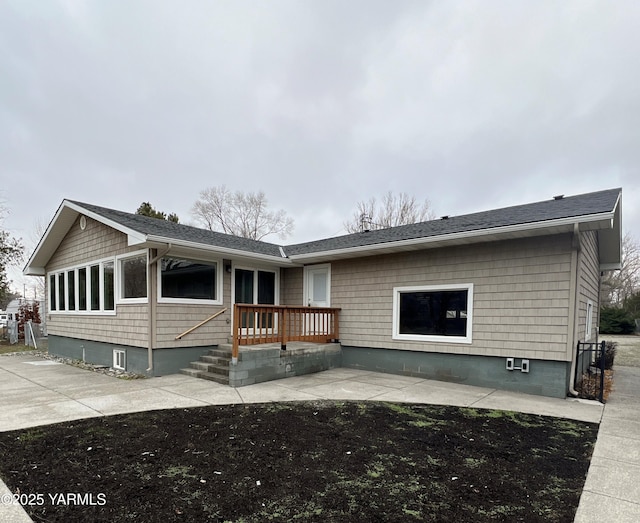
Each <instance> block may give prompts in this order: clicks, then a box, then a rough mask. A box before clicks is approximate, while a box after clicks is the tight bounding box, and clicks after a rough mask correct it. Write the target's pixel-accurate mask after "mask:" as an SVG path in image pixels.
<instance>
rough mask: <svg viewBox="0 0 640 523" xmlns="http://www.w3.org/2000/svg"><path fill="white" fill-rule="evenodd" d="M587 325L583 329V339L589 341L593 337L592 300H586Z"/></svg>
mask: <svg viewBox="0 0 640 523" xmlns="http://www.w3.org/2000/svg"><path fill="white" fill-rule="evenodd" d="M586 321H587V326H586V329H585V334H584V337H585V341H589V340H590V339H591V338H592V337H593V302H592V301H591V300H587V317H586Z"/></svg>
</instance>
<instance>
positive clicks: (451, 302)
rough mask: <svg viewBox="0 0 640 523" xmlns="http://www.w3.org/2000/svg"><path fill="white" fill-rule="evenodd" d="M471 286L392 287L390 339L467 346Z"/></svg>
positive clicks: (470, 326)
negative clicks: (391, 337)
mask: <svg viewBox="0 0 640 523" xmlns="http://www.w3.org/2000/svg"><path fill="white" fill-rule="evenodd" d="M472 309H473V284H470V283H468V284H460V285H432V286H419V287H396V288H395V289H394V293H393V317H394V322H393V337H394V339H398V340H413V341H435V342H448V343H471V340H472V337H471V328H472Z"/></svg>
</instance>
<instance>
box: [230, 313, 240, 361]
mask: <svg viewBox="0 0 640 523" xmlns="http://www.w3.org/2000/svg"><path fill="white" fill-rule="evenodd" d="M239 334H240V311H239V310H238V304H237V303H236V304H234V306H233V348H232V350H231V363H232V364H233V365H236V364H237V363H238V347H239V343H240V340H239V339H238V336H239Z"/></svg>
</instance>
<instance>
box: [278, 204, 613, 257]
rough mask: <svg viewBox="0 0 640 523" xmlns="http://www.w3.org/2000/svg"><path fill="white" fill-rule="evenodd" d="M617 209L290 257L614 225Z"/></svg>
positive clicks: (296, 255)
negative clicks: (584, 224) (577, 225)
mask: <svg viewBox="0 0 640 523" xmlns="http://www.w3.org/2000/svg"><path fill="white" fill-rule="evenodd" d="M614 215H615V211H614V212H607V213H600V214H592V215H587V216H580V217H576V216H573V217H569V218H560V219H558V220H545V221H542V222H533V223H524V224H518V225H508V226H504V227H492V228H490V229H478V230H474V231H465V232H456V233H451V234H440V235H437V236H427V237H421V238H411V239H409V240H398V241H389V242H384V243H375V244H373V245H361V246H358V247H347V248H345V249H334V250H330V251H317V252H311V253H306V254H292V255H291V256H290V258H291V259H292V260H293V261H300V262H303V261H304V260H306V259H313V258H318V257H322V258H325V257H326V258H329V257H331V256H338V255H356V256H357V255H358V254H361V255H363V254H367V253H375V252H376V251H382V250H385V249H389V248H393V249H402V248H403V247H415V246H420V245H425V246H427V245H429V244H430V243H446V242H453V241H459V240H464V239H473V238H482V236H489V235H496V234H514V233H516V234H517V233H523V232H527V231H538V230H543V229H548V228H558V227H571V228H572V227H573V225H574V224H575V223H578V224H583V223H594V222H603V221H605V223H606V225H604V226H603V227H602V228H607V229H608V228H612V227H613V223H614ZM607 222H608V223H607Z"/></svg>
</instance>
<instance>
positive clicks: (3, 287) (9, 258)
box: [0, 202, 24, 304]
mask: <svg viewBox="0 0 640 523" xmlns="http://www.w3.org/2000/svg"><path fill="white" fill-rule="evenodd" d="M5 212H6V209H5V207H4V204H3V203H2V202H0V302H1V303H3V304H4V303H5V302H6V301H7V300H8V298H9V297H10V296H11V295H12V294H11V288H10V284H11V281H10V280H9V276H8V275H7V270H8V269H9V267H10V266H14V265H16V264H18V263H19V262H20V261H22V256H23V252H24V247H23V245H22V242H21V241H20V240H19V239H16V238H13V237H12V236H11V235H10V234H9V233H8V232H7V231H6V230H4V228H2V227H1V224H2V221H3V220H4V215H5Z"/></svg>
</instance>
